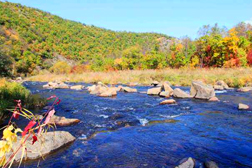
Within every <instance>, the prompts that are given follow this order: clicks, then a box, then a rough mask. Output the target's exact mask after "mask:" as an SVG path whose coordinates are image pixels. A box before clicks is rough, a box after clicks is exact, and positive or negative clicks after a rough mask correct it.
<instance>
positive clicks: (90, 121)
mask: <svg viewBox="0 0 252 168" xmlns="http://www.w3.org/2000/svg"><path fill="white" fill-rule="evenodd" d="M45 84H46V83H40V82H25V83H24V85H25V86H26V87H27V88H28V89H30V90H31V91H32V92H33V93H38V94H41V95H42V96H45V97H49V96H51V95H54V94H56V95H57V96H58V97H60V98H61V100H62V102H61V104H60V105H59V106H57V107H56V111H57V113H56V115H58V116H64V117H66V118H76V119H79V120H80V122H79V123H78V124H76V125H74V126H69V127H61V126H59V127H58V129H57V130H58V131H61V130H64V131H68V132H70V133H71V134H72V135H73V136H74V137H75V138H76V140H75V141H74V142H73V143H72V144H71V145H69V146H66V147H64V148H63V149H62V150H60V151H56V152H55V153H53V154H51V155H48V156H47V157H46V158H45V160H41V161H40V165H41V166H42V167H175V166H177V165H179V164H181V160H183V159H184V158H189V157H191V158H193V159H194V162H195V167H203V166H204V165H205V163H208V162H209V161H214V162H215V163H217V164H218V166H219V167H251V166H252V154H251V151H252V141H251V139H252V134H251V130H252V111H251V110H250V109H246V110H239V109H238V104H239V103H243V104H246V105H248V106H250V107H252V101H251V100H252V92H251V91H248V92H237V91H236V89H231V90H223V89H221V91H215V93H214V94H215V96H216V97H218V99H219V101H214V102H210V101H208V100H206V99H204V100H202V99H194V98H185V99H181V98H176V97H174V98H173V99H174V100H175V102H176V103H171V104H169V103H168V104H164V105H160V103H161V102H162V101H164V100H168V99H170V98H166V97H160V96H155V95H148V94H147V91H148V89H150V88H153V87H151V86H133V87H132V86H131V87H132V88H135V89H137V92H132V93H129V92H120V91H119V92H117V95H116V96H113V97H100V96H97V95H96V94H90V92H89V91H88V90H86V89H83V88H82V87H79V88H78V89H71V88H70V87H69V88H66V87H64V89H52V88H49V89H48V88H43V87H42V86H43V85H45ZM67 84H68V85H69V86H75V85H82V86H84V87H85V88H87V87H88V86H91V84H85V83H67ZM199 85H201V84H199ZM116 87H117V86H116ZM123 87H125V86H123ZM157 87H158V86H157ZM215 87H216V88H217V86H215ZM178 88H179V89H181V90H182V91H184V92H185V93H186V94H188V95H189V93H190V88H189V87H178ZM172 89H175V88H174V87H172ZM218 89H220V87H219V88H218ZM209 93H211V95H212V94H213V93H212V92H211V91H210V92H209ZM207 98H208V97H207ZM42 113H43V111H40V112H38V114H42ZM188 160H190V159H188ZM207 161H208V162H207ZM24 165H25V167H35V166H36V165H37V161H32V162H25V163H24Z"/></svg>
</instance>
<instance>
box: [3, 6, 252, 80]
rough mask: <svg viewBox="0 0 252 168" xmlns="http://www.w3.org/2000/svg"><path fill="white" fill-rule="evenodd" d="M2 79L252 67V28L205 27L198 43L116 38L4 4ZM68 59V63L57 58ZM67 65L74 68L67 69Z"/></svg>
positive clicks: (164, 38) (161, 37)
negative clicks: (51, 74) (41, 73)
mask: <svg viewBox="0 0 252 168" xmlns="http://www.w3.org/2000/svg"><path fill="white" fill-rule="evenodd" d="M0 16H1V17H0V59H1V61H0V75H2V76H8V75H16V74H26V75H27V74H35V73H38V71H39V70H41V69H48V70H50V71H51V72H55V73H82V72H83V71H109V70H124V69H162V68H166V67H172V68H180V67H184V66H188V67H241V66H242V67H245V66H250V65H252V26H251V25H250V24H246V23H239V24H237V25H236V26H235V27H234V28H232V29H230V30H227V29H225V28H220V27H219V26H218V25H217V24H216V25H214V26H209V25H207V26H203V27H202V28H201V29H200V30H199V38H198V39H195V40H191V39H190V38H188V37H184V38H181V39H176V38H172V37H169V36H166V35H162V34H156V33H131V32H115V31H111V30H106V29H103V28H98V27H95V26H88V25H85V24H81V23H77V22H73V21H69V20H65V19H62V18H60V17H58V16H55V15H51V14H50V13H47V12H43V11H41V10H38V9H34V8H29V7H25V6H22V5H20V4H15V3H9V2H0ZM62 57H64V58H65V59H67V60H62V59H59V58H62ZM68 60H74V62H71V63H68V62H69V61H68Z"/></svg>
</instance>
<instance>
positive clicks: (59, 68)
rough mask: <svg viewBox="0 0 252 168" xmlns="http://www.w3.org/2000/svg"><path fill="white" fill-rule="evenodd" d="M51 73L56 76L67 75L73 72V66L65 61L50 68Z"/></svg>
mask: <svg viewBox="0 0 252 168" xmlns="http://www.w3.org/2000/svg"><path fill="white" fill-rule="evenodd" d="M50 72H53V73H56V74H67V73H70V72H71V66H70V65H68V63H66V62H64V61H58V62H57V63H55V64H54V65H53V66H52V67H51V68H50Z"/></svg>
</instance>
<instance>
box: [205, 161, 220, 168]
mask: <svg viewBox="0 0 252 168" xmlns="http://www.w3.org/2000/svg"><path fill="white" fill-rule="evenodd" d="M204 166H205V167H206V168H219V166H218V165H217V164H216V163H215V162H214V161H206V162H205V163H204Z"/></svg>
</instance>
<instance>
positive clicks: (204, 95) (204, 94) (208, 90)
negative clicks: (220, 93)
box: [190, 81, 215, 100]
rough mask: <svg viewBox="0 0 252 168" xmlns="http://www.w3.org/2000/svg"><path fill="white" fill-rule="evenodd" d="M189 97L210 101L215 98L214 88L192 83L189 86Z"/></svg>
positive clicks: (198, 82) (197, 82)
mask: <svg viewBox="0 0 252 168" xmlns="http://www.w3.org/2000/svg"><path fill="white" fill-rule="evenodd" d="M190 95H191V96H193V97H194V98H196V99H207V100H208V99H210V98H212V97H215V92H214V88H213V87H212V86H210V85H206V84H204V83H203V82H201V81H193V82H192V85H191V90H190Z"/></svg>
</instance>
